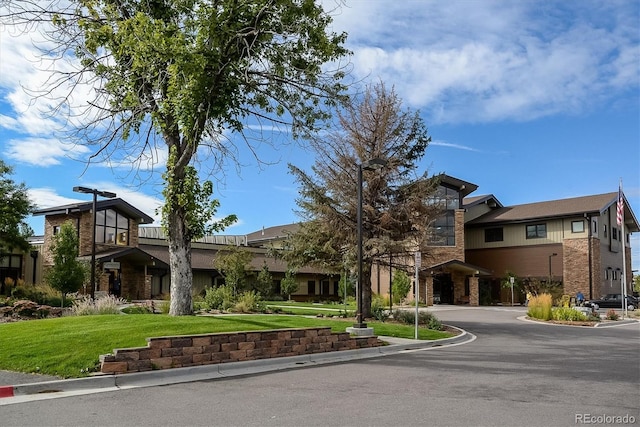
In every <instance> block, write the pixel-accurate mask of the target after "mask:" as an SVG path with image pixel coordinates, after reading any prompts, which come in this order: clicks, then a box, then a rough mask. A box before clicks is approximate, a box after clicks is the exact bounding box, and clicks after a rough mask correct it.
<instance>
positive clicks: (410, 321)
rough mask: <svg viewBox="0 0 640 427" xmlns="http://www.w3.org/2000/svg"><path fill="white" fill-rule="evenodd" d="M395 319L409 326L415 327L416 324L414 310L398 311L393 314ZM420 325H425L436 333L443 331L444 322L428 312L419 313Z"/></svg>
mask: <svg viewBox="0 0 640 427" xmlns="http://www.w3.org/2000/svg"><path fill="white" fill-rule="evenodd" d="M393 318H394V319H395V320H397V321H398V322H400V323H405V324H407V325H415V322H416V315H415V312H414V311H413V310H396V311H394V312H393ZM418 324H419V325H425V326H426V327H427V328H429V329H433V330H435V331H440V330H442V322H440V320H438V318H437V317H436V316H435V315H434V314H431V313H429V312H427V311H421V312H419V313H418Z"/></svg>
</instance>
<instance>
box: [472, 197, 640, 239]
mask: <svg viewBox="0 0 640 427" xmlns="http://www.w3.org/2000/svg"><path fill="white" fill-rule="evenodd" d="M617 198H618V193H617V192H613V193H605V194H597V195H593V196H583V197H573V198H569V199H560V200H551V201H547V202H537V203H527V204H523V205H515V206H506V207H502V208H498V209H495V210H493V211H491V212H488V213H486V214H484V215H482V216H480V217H478V218H476V219H474V220H473V221H470V222H468V223H467V225H486V224H498V223H507V222H510V223H512V222H526V221H532V220H539V219H547V218H557V217H570V216H582V215H585V214H586V215H591V216H599V215H601V214H602V213H603V212H604V211H605V210H606V209H608V208H609V207H610V206H611V205H613V204H614V203H616V201H617ZM625 218H627V219H628V220H627V221H626V222H627V225H628V226H629V229H630V231H632V232H633V231H639V229H638V221H637V220H636V218H635V215H634V214H633V212H632V211H631V209H630V207H629V204H628V203H626V199H625ZM631 224H633V225H631Z"/></svg>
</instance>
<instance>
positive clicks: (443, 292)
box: [433, 273, 453, 304]
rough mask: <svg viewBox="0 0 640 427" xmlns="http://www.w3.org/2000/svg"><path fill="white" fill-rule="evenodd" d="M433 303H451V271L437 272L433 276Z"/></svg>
mask: <svg viewBox="0 0 640 427" xmlns="http://www.w3.org/2000/svg"><path fill="white" fill-rule="evenodd" d="M433 303H434V304H453V280H452V279H451V273H439V274H436V275H435V276H433Z"/></svg>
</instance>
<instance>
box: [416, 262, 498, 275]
mask: <svg viewBox="0 0 640 427" xmlns="http://www.w3.org/2000/svg"><path fill="white" fill-rule="evenodd" d="M424 270H432V271H433V270H436V271H443V270H458V271H463V272H465V273H470V274H477V275H479V276H491V275H492V274H493V272H491V271H489V270H487V269H486V268H482V267H478V266H477V265H473V264H469V263H468V262H464V261H460V260H458V259H452V260H449V261H446V262H441V263H438V264H435V265H432V266H429V267H427V268H425V269H424Z"/></svg>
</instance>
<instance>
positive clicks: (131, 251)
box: [78, 247, 169, 269]
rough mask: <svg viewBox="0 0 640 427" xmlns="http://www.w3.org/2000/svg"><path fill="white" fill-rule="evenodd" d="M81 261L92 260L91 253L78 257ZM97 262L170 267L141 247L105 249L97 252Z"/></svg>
mask: <svg viewBox="0 0 640 427" xmlns="http://www.w3.org/2000/svg"><path fill="white" fill-rule="evenodd" d="M78 259H79V260H81V261H88V262H91V255H85V256H82V257H79V258H78ZM96 261H97V262H109V261H115V262H122V261H124V262H127V263H131V264H134V265H146V266H149V267H154V268H164V269H168V268H169V265H168V264H167V263H166V262H164V261H162V260H160V259H158V258H157V257H155V256H153V255H151V254H149V253H147V252H145V251H143V250H142V249H139V248H130V247H126V248H114V249H109V250H105V251H100V252H96Z"/></svg>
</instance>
